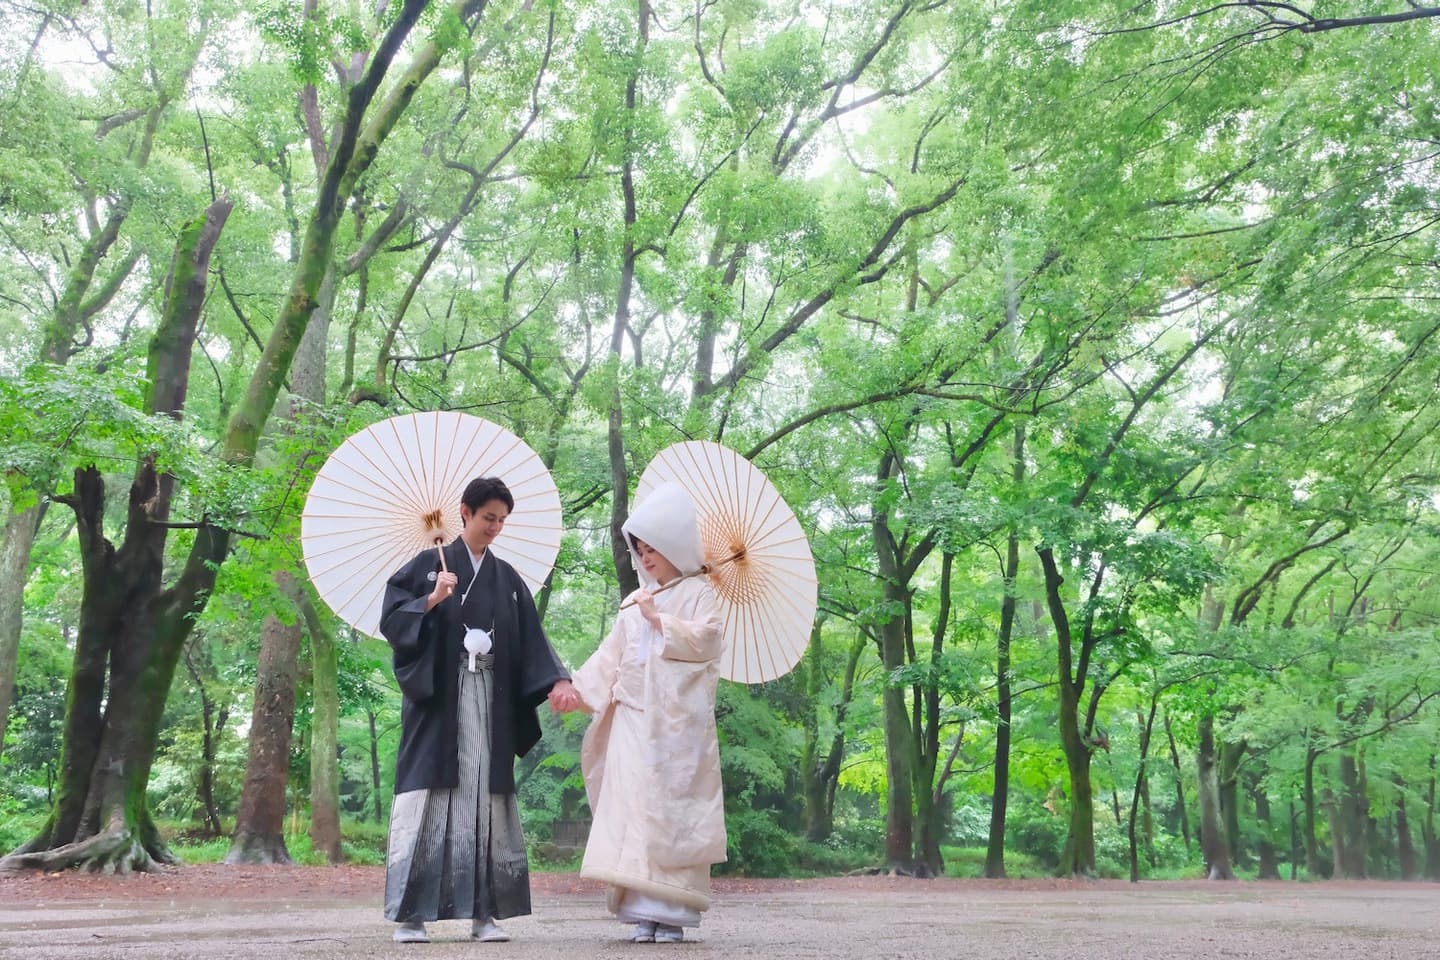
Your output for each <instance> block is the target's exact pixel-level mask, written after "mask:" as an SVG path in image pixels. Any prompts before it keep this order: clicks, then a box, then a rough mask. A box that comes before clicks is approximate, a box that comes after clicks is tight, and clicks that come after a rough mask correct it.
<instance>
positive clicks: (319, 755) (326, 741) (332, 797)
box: [300, 595, 345, 863]
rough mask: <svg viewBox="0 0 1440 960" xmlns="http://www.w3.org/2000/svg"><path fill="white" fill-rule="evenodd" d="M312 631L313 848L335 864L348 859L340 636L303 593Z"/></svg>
mask: <svg viewBox="0 0 1440 960" xmlns="http://www.w3.org/2000/svg"><path fill="white" fill-rule="evenodd" d="M300 603H301V609H302V610H303V611H304V613H305V629H306V632H307V633H308V634H309V635H310V664H311V668H312V669H311V675H310V678H311V679H310V682H311V703H312V706H313V713H312V714H311V717H310V849H311V850H313V851H315V852H316V853H323V854H324V855H325V859H326V860H327V861H328V862H330V863H341V862H343V861H344V859H345V857H344V853H343V852H342V851H341V848H340V767H339V762H340V752H339V745H338V732H339V717H340V690H339V685H338V681H337V676H338V672H339V664H338V656H337V650H336V646H335V638H334V637H333V636H332V635H331V634H330V631H329V630H327V629H326V628H325V626H324V624H322V623H321V622H320V617H319V616H318V615H317V613H316V611H315V608H314V606H313V604H311V602H310V598H309V596H308V595H306V596H302V598H301V601H300Z"/></svg>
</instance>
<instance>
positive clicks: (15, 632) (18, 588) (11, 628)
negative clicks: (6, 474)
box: [0, 503, 44, 751]
mask: <svg viewBox="0 0 1440 960" xmlns="http://www.w3.org/2000/svg"><path fill="white" fill-rule="evenodd" d="M43 512H44V511H43V507H42V506H41V505H40V504H39V503H34V504H30V505H29V506H26V507H21V508H20V509H18V510H16V509H14V508H13V507H12V508H11V509H9V510H8V511H7V513H6V518H5V542H4V544H3V545H0V584H4V585H5V587H4V589H3V590H0V751H3V750H4V749H5V729H6V727H7V726H8V725H9V723H8V722H9V719H10V705H11V704H12V703H14V700H15V676H16V671H17V670H18V669H19V665H20V631H21V628H22V627H23V626H24V617H25V581H26V580H28V579H29V571H30V551H31V549H32V548H33V547H34V545H35V534H36V532H37V531H38V530H39V529H40V518H41V516H42V515H43Z"/></svg>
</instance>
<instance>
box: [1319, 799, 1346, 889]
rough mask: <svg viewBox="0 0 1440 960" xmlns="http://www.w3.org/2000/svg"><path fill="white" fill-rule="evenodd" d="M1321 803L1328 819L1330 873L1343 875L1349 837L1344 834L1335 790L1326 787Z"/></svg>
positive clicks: (1338, 875)
mask: <svg viewBox="0 0 1440 960" xmlns="http://www.w3.org/2000/svg"><path fill="white" fill-rule="evenodd" d="M1321 805H1322V806H1324V808H1325V816H1326V818H1327V819H1328V820H1329V821H1330V870H1331V875H1332V876H1336V877H1343V876H1344V875H1345V864H1346V863H1347V862H1349V856H1350V852H1349V850H1348V846H1349V838H1348V837H1346V835H1345V827H1344V824H1343V823H1342V822H1341V820H1342V817H1341V813H1340V803H1339V801H1338V800H1336V799H1335V792H1334V791H1333V790H1331V789H1329V788H1328V787H1327V788H1326V789H1325V791H1324V793H1323V799H1322V800H1321Z"/></svg>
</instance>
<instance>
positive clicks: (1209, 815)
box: [1198, 713, 1235, 880]
mask: <svg viewBox="0 0 1440 960" xmlns="http://www.w3.org/2000/svg"><path fill="white" fill-rule="evenodd" d="M1199 733H1200V748H1199V761H1198V764H1199V771H1200V788H1199V794H1200V797H1199V799H1200V851H1201V853H1202V854H1203V855H1204V857H1205V875H1206V876H1207V877H1208V878H1209V879H1211V880H1234V879H1235V873H1234V871H1233V870H1232V869H1231V867H1230V846H1229V843H1228V842H1227V841H1226V838H1225V823H1224V817H1223V815H1222V813H1221V810H1220V771H1219V766H1220V762H1219V758H1218V757H1217V756H1216V754H1215V718H1214V717H1213V716H1211V715H1210V714H1209V713H1206V714H1204V715H1203V716H1201V718H1200V724H1199Z"/></svg>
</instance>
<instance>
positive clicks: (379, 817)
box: [365, 706, 385, 823]
mask: <svg viewBox="0 0 1440 960" xmlns="http://www.w3.org/2000/svg"><path fill="white" fill-rule="evenodd" d="M365 716H366V718H367V719H368V720H369V721H370V784H371V789H370V798H371V799H372V800H373V801H374V805H375V822H376V823H384V822H385V807H384V801H383V798H382V797H381V793H382V792H383V791H382V787H381V782H380V736H379V734H377V733H376V732H375V711H374V710H372V709H371V708H370V707H368V706H367V707H366V708H365Z"/></svg>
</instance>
